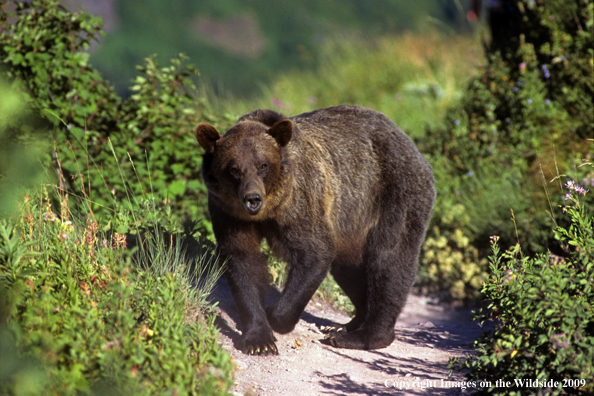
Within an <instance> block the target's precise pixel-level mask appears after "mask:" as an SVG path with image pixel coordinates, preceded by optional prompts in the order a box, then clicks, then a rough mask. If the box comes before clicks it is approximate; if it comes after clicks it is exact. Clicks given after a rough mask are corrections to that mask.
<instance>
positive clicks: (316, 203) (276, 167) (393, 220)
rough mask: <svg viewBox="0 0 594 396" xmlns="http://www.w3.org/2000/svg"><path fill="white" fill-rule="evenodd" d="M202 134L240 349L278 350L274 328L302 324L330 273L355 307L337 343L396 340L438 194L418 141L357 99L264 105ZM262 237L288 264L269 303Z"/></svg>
mask: <svg viewBox="0 0 594 396" xmlns="http://www.w3.org/2000/svg"><path fill="white" fill-rule="evenodd" d="M196 138H197V139H198V142H199V143H200V145H201V146H202V147H203V148H204V155H203V159H202V177H203V179H204V183H205V184H206V187H207V189H208V212H209V214H210V218H211V221H212V227H213V231H214V235H215V238H216V241H217V252H218V254H219V255H220V257H221V258H222V259H224V260H226V271H225V276H226V279H227V281H228V284H229V287H230V289H231V293H232V295H233V299H234V301H235V305H236V307H237V310H238V312H239V319H240V321H241V326H242V339H241V342H240V345H239V348H240V349H241V350H242V351H243V352H244V353H247V354H257V355H268V354H277V353H278V349H277V346H276V344H275V340H276V339H275V337H274V335H273V330H274V331H276V332H278V333H281V334H284V333H288V332H290V331H292V330H293V329H294V327H295V325H296V324H297V322H298V321H299V318H300V317H301V314H302V313H303V310H304V309H305V307H306V305H307V303H308V302H309V300H310V299H311V298H312V296H313V294H314V293H315V291H316V289H317V288H318V286H319V285H320V283H321V282H322V281H323V280H324V278H325V277H326V275H327V274H328V271H330V273H331V274H332V276H333V277H334V279H335V280H336V282H337V283H338V285H339V286H340V287H341V288H342V289H343V290H344V292H345V293H346V295H347V296H348V297H349V298H350V299H351V301H352V302H353V305H354V307H355V310H356V311H355V316H354V318H353V319H352V320H351V321H350V322H349V323H347V324H346V325H344V326H342V327H341V328H339V330H341V331H339V332H336V333H335V334H334V336H333V337H331V338H330V343H331V344H332V345H333V346H335V347H340V348H352V349H378V348H383V347H386V346H388V345H390V344H391V343H392V341H393V340H394V325H395V323H396V319H397V318H398V315H399V314H400V312H401V311H402V308H403V306H404V304H405V302H406V299H407V295H408V293H409V290H410V288H411V286H412V284H413V282H414V281H415V277H416V270H417V264H418V257H419V252H420V249H421V244H422V242H423V239H424V237H425V230H426V228H427V223H428V222H429V218H430V216H431V211H432V208H433V202H434V200H435V188H434V180H433V174H432V169H431V166H430V165H429V163H428V162H427V161H426V160H425V158H424V157H423V156H422V155H421V154H420V153H419V151H418V150H417V148H416V147H415V145H414V144H413V142H412V141H411V140H410V138H408V137H407V136H406V135H405V134H404V133H403V132H402V131H401V130H400V129H399V128H398V127H397V126H396V125H395V124H394V123H393V122H392V121H390V120H389V119H388V118H387V117H385V116H384V115H382V114H380V113H378V112H375V111H373V110H369V109H364V108H360V107H355V106H338V107H331V108H327V109H321V110H317V111H313V112H310V113H305V114H301V115H298V116H294V117H290V118H286V117H284V116H283V115H281V114H279V113H277V112H274V111H271V110H256V111H253V112H251V113H248V114H246V115H244V116H242V117H241V118H239V120H238V121H237V123H236V124H235V125H234V126H233V127H231V129H229V130H228V131H227V132H226V133H225V135H223V136H222V135H220V134H219V133H218V132H217V131H216V129H215V128H213V127H212V126H210V125H208V124H200V125H199V126H198V127H197V129H196ZM263 239H266V241H267V243H268V245H269V246H270V248H271V250H272V252H273V253H274V254H275V255H278V256H279V257H281V258H283V259H284V260H285V261H286V262H287V263H288V265H289V273H288V277H287V281H286V284H285V286H284V288H283V290H282V293H281V294H280V297H279V298H278V300H277V301H276V302H275V303H273V304H272V305H270V306H268V307H266V306H265V297H266V293H267V289H268V277H269V274H268V269H267V262H266V258H265V256H264V255H263V254H262V253H261V252H260V246H261V242H262V240H263Z"/></svg>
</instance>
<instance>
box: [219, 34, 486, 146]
mask: <svg viewBox="0 0 594 396" xmlns="http://www.w3.org/2000/svg"><path fill="white" fill-rule="evenodd" d="M483 63H484V57H483V51H482V45H481V43H480V39H479V37H478V36H461V35H443V34H440V33H437V32H435V31H431V32H426V33H424V34H422V35H421V34H415V33H405V34H402V35H399V36H384V37H380V38H377V39H374V40H362V39H353V40H348V39H344V38H343V39H337V40H334V41H329V42H328V43H327V44H326V45H325V50H324V51H323V55H322V60H321V62H320V64H319V66H317V68H316V69H314V70H306V71H294V72H289V73H286V74H283V75H281V76H279V77H277V78H276V79H275V80H274V82H273V84H272V85H271V86H270V87H264V88H263V89H262V94H261V96H260V97H259V98H258V99H256V100H252V101H244V102H231V106H232V107H231V108H233V110H234V111H236V112H237V111H239V112H242V113H243V112H247V111H250V110H253V109H255V108H271V109H274V110H278V111H281V112H283V113H284V114H285V115H295V114H300V113H302V112H306V111H311V110H313V109H317V108H323V107H328V106H334V105H339V104H356V105H360V106H365V107H370V108H373V109H375V110H377V111H380V112H382V113H384V114H386V115H387V116H388V117H389V118H391V119H392V120H393V121H394V122H395V123H396V124H397V125H399V126H400V127H401V128H402V129H403V130H404V131H405V132H406V133H407V134H409V135H410V136H411V137H420V136H424V134H425V131H426V128H427V126H435V125H437V124H440V123H441V122H442V120H443V119H444V117H445V114H446V111H447V109H449V108H451V107H452V106H453V105H454V104H456V103H457V101H458V100H459V99H460V97H461V96H462V95H463V90H464V88H465V85H466V84H467V82H468V81H469V78H470V77H471V76H472V75H473V74H474V72H475V71H476V70H477V68H478V66H479V65H481V64H483ZM227 112H228V110H227Z"/></svg>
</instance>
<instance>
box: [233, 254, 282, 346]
mask: <svg viewBox="0 0 594 396" xmlns="http://www.w3.org/2000/svg"><path fill="white" fill-rule="evenodd" d="M250 256H251V257H250ZM246 269H249V271H246ZM225 278H226V279H227V283H228V284H229V288H230V289H231V294H232V295H233V300H234V301H235V306H236V308H237V312H238V314H239V320H240V322H241V327H242V339H241V343H240V346H239V349H241V351H242V352H244V353H247V354H249V355H253V354H256V355H260V354H264V355H267V354H278V350H277V347H276V344H275V341H276V339H275V337H274V335H273V334H272V330H271V328H270V326H269V325H268V321H267V319H266V312H265V310H264V307H265V303H264V300H265V298H266V292H267V289H268V282H267V279H268V269H267V263H266V259H265V258H264V256H262V255H261V254H260V253H259V252H258V254H254V255H249V256H248V255H246V256H243V257H241V256H234V257H231V258H230V259H229V260H228V261H227V270H226V271H225Z"/></svg>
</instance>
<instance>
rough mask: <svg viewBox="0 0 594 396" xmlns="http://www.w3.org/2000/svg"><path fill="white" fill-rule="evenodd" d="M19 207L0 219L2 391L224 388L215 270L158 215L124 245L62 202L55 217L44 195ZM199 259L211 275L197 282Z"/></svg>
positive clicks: (226, 374) (226, 376)
mask: <svg viewBox="0 0 594 396" xmlns="http://www.w3.org/2000/svg"><path fill="white" fill-rule="evenodd" d="M64 199H67V196H66V195H62V197H61V201H62V202H63V200H64ZM22 206H23V207H22V214H21V215H19V216H16V217H15V218H13V219H12V220H2V221H0V289H1V291H2V294H3V296H2V297H3V300H4V302H6V307H8V308H7V311H5V312H2V314H3V316H2V319H3V320H2V325H5V324H7V328H5V329H4V328H3V329H0V333H1V339H0V344H1V346H2V350H3V352H2V353H3V357H2V361H3V364H2V366H1V367H0V379H1V382H0V393H1V394H7V395H25V394H36V395H53V394H62V395H64V394H73V395H74V394H81V393H89V392H93V393H101V394H150V395H154V394H223V393H224V392H225V391H226V389H227V388H228V387H229V386H230V384H231V382H230V381H231V372H232V364H231V362H230V360H229V356H228V355H227V354H226V353H225V352H223V351H222V350H221V348H220V346H219V345H218V344H217V334H216V329H215V327H214V325H213V320H214V315H209V314H208V313H207V312H206V311H205V310H206V307H207V306H206V304H205V295H207V294H208V293H209V291H210V289H209V287H212V281H213V280H214V279H216V276H218V275H217V273H211V274H209V273H208V272H206V271H205V270H204V269H205V268H210V266H211V265H212V264H208V263H206V262H199V261H200V260H202V261H204V258H201V257H197V258H191V257H189V256H186V255H185V254H184V253H183V251H182V248H181V245H180V243H181V242H180V239H177V242H172V243H167V241H166V240H165V241H164V240H163V238H162V237H161V236H159V235H162V233H161V232H159V231H158V223H155V222H152V223H151V224H152V228H153V230H155V232H153V233H152V234H150V233H144V234H143V235H144V243H142V244H141V245H142V246H137V248H136V249H134V250H129V249H128V250H126V249H125V246H126V243H127V238H126V237H125V236H124V235H122V234H120V233H118V232H116V231H112V232H106V231H104V228H105V227H107V228H108V229H109V228H110V227H109V226H108V225H107V224H101V223H97V222H96V221H95V220H94V217H93V215H92V213H89V214H88V215H87V216H85V217H84V218H80V219H79V218H77V217H75V216H74V215H73V214H72V213H71V212H70V211H69V210H68V205H67V204H65V203H64V204H63V205H62V206H61V209H62V210H61V213H60V214H56V213H54V211H53V209H52V206H51V203H50V199H49V194H48V193H46V192H41V193H39V194H38V196H25V198H24V201H23V205H22ZM137 218H139V217H137ZM139 219H140V220H141V221H145V219H142V218H139ZM155 227H156V228H155ZM128 241H129V238H128ZM172 241H173V239H172ZM133 251H136V253H134V254H133V255H132V254H131V253H132V252H133ZM199 266H201V268H202V270H201V272H202V275H204V278H203V279H207V280H208V279H210V282H208V281H207V283H204V281H202V286H201V287H199V288H198V290H196V289H195V287H196V284H197V283H199V279H198V278H197V275H193V274H198V272H194V271H195V270H196V268H194V267H199ZM209 276H210V278H209ZM213 276H214V278H213ZM3 311H4V309H3ZM195 311H198V312H200V311H202V312H203V313H202V314H201V315H198V318H196V315H195V314H192V312H195ZM204 318H205V319H204ZM15 344H16V346H17V348H18V349H17V350H14V349H12V345H15ZM5 351H6V352H7V353H8V352H10V354H8V355H4V353H5ZM25 358H28V359H27V360H24V359H25ZM26 361H32V362H35V361H37V363H30V364H25V363H26ZM27 379H29V380H27ZM36 384H37V385H36Z"/></svg>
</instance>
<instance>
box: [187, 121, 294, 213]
mask: <svg viewBox="0 0 594 396" xmlns="http://www.w3.org/2000/svg"><path fill="white" fill-rule="evenodd" d="M292 137H293V124H292V122H291V121H289V120H286V119H285V120H281V121H278V122H276V123H274V125H272V126H271V127H269V126H267V125H265V124H263V123H260V122H255V121H242V122H239V123H237V124H236V125H234V126H233V127H232V128H231V129H229V130H228V131H227V132H226V133H225V135H224V136H222V135H221V134H219V133H218V132H217V130H216V129H215V128H214V127H212V126H210V125H208V124H200V125H198V127H197V128H196V139H197V140H198V142H199V143H200V145H201V146H202V148H204V151H205V153H204V156H203V158H202V177H203V179H204V183H205V184H206V187H207V188H208V190H209V192H210V193H212V194H214V195H215V196H216V197H217V198H218V200H220V201H221V203H222V204H223V205H224V206H225V209H226V210H228V211H230V212H231V213H234V214H236V215H238V216H240V217H245V214H247V215H248V218H254V219H255V218H258V217H262V213H263V212H264V211H265V210H266V207H267V201H268V200H269V198H271V196H272V195H274V194H275V193H276V192H277V190H278V188H279V185H280V183H281V182H282V180H283V177H284V173H285V171H286V170H285V169H284V167H285V165H286V163H285V161H284V158H283V157H284V156H285V152H284V148H285V146H287V144H289V142H290V141H291V138H292ZM258 214H260V215H261V216H258Z"/></svg>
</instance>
